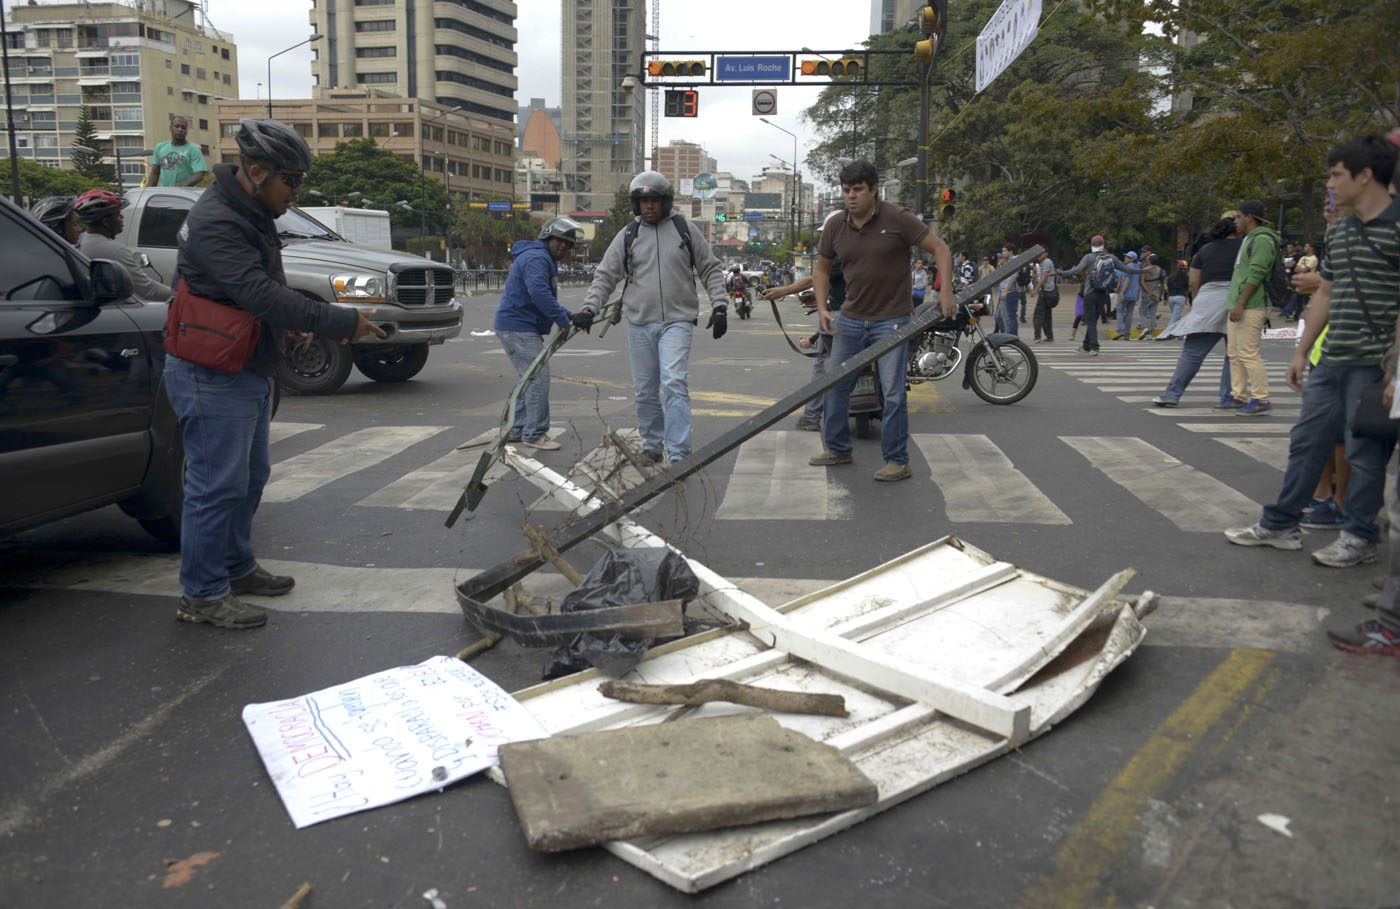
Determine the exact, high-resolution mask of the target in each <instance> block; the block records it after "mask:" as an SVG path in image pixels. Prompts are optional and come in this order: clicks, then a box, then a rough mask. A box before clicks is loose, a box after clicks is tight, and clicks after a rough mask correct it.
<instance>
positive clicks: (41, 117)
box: [29, 110, 58, 123]
mask: <svg viewBox="0 0 1400 909" xmlns="http://www.w3.org/2000/svg"><path fill="white" fill-rule="evenodd" d="M29 119H31V120H33V121H34V122H35V123H52V122H53V121H55V120H57V119H58V111H56V110H32V111H30V112H29Z"/></svg>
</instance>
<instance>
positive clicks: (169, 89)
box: [165, 85, 175, 95]
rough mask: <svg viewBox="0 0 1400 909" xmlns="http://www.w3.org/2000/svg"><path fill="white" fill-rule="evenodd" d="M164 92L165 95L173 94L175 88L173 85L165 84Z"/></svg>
mask: <svg viewBox="0 0 1400 909" xmlns="http://www.w3.org/2000/svg"><path fill="white" fill-rule="evenodd" d="M165 93H166V94H167V95H174V94H175V88H174V86H171V85H167V86H166V87H165Z"/></svg>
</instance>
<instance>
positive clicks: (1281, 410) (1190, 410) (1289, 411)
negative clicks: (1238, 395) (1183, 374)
mask: <svg viewBox="0 0 1400 909" xmlns="http://www.w3.org/2000/svg"><path fill="white" fill-rule="evenodd" d="M1143 410H1146V411H1147V412H1148V413H1152V414H1156V415H1157V416H1159V417H1172V416H1175V417H1232V418H1233V417H1235V416H1236V415H1237V413H1238V412H1237V411H1234V410H1216V409H1215V408H1214V407H1144V408H1143ZM1298 411H1299V408H1297V407H1274V408H1273V409H1271V410H1270V411H1269V415H1270V416H1273V417H1296V416H1298Z"/></svg>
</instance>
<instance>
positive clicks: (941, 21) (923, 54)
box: [914, 0, 948, 66]
mask: <svg viewBox="0 0 1400 909" xmlns="http://www.w3.org/2000/svg"><path fill="white" fill-rule="evenodd" d="M947 27H948V0H930V3H929V5H927V6H925V7H923V8H922V9H920V10H919V31H921V32H923V33H924V34H925V35H928V37H927V38H925V39H924V40H922V41H919V42H917V43H916V44H915V45H914V56H915V58H917V59H918V61H919V62H920V63H922V64H924V65H925V66H931V65H932V64H933V58H934V57H935V56H936V55H937V54H938V45H939V44H940V43H941V42H942V40H943V30H944V29H945V28H947Z"/></svg>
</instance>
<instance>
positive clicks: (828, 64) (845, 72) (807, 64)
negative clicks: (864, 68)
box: [802, 57, 860, 76]
mask: <svg viewBox="0 0 1400 909" xmlns="http://www.w3.org/2000/svg"><path fill="white" fill-rule="evenodd" d="M802 75H804V76H859V75H860V61H859V60H857V59H855V58H854V57H843V58H841V59H840V60H803V61H802Z"/></svg>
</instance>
